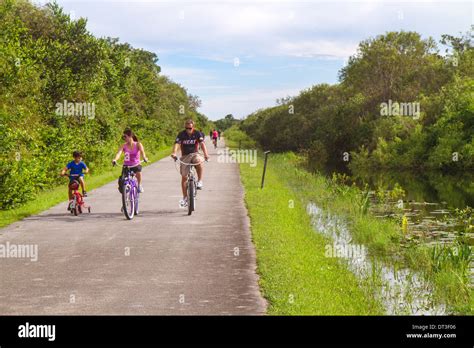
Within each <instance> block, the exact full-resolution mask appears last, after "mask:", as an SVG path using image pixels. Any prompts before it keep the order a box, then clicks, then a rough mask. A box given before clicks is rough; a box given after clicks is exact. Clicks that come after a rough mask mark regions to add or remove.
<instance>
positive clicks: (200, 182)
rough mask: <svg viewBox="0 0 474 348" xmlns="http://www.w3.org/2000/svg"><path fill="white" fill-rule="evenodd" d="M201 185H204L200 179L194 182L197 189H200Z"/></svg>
mask: <svg viewBox="0 0 474 348" xmlns="http://www.w3.org/2000/svg"><path fill="white" fill-rule="evenodd" d="M203 186H204V185H203V184H202V180H200V181H198V182H197V184H196V188H197V189H198V190H202V188H203Z"/></svg>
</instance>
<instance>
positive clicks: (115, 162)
mask: <svg viewBox="0 0 474 348" xmlns="http://www.w3.org/2000/svg"><path fill="white" fill-rule="evenodd" d="M143 162H145V163H148V161H147V160H143V161H142V160H140V163H138V164H135V165H133V166H126V165H125V164H124V165H123V166H124V167H128V168H133V167H136V166H138V165H140V164H141V163H143ZM112 165H113V166H114V167H115V166H116V165H117V161H112Z"/></svg>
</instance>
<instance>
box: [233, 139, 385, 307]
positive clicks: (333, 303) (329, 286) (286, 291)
mask: <svg viewBox="0 0 474 348" xmlns="http://www.w3.org/2000/svg"><path fill="white" fill-rule="evenodd" d="M232 132H233V131H231V132H226V144H227V145H230V146H234V145H235V144H237V142H236V140H235V138H232ZM229 133H230V134H229ZM228 137H231V139H229V138H228ZM262 169H263V161H261V160H260V159H259V161H258V165H257V166H256V167H251V166H249V165H248V164H241V165H240V172H241V179H242V182H243V185H244V187H245V202H246V205H247V209H248V211H249V215H250V219H251V226H252V236H253V242H254V244H255V247H256V251H257V267H258V273H259V275H260V286H261V289H262V292H263V295H264V296H265V298H266V299H267V300H268V301H269V308H268V313H269V314H271V315H375V314H382V313H383V309H382V306H381V305H380V303H378V302H377V301H375V300H374V299H373V297H372V296H370V295H369V293H370V289H363V288H361V287H360V286H359V285H358V281H357V279H356V278H355V276H354V275H353V274H352V273H351V272H350V271H348V270H347V269H346V268H345V267H344V266H343V265H342V264H341V263H340V262H338V260H336V259H335V258H328V257H325V246H326V245H327V244H329V243H331V241H329V240H327V239H326V238H324V237H323V236H322V235H319V234H316V233H314V230H313V228H312V226H311V221H310V217H309V216H308V215H307V214H306V210H305V207H304V205H303V204H302V202H301V200H300V199H298V197H297V196H295V193H294V192H293V191H292V190H291V189H290V188H289V187H288V185H287V184H286V183H285V182H284V181H283V180H282V178H281V176H280V175H279V171H278V169H277V168H276V167H275V166H273V162H272V165H270V166H269V167H268V169H267V174H266V179H265V185H266V188H265V189H263V190H261V189H260V188H259V187H260V180H261V174H262Z"/></svg>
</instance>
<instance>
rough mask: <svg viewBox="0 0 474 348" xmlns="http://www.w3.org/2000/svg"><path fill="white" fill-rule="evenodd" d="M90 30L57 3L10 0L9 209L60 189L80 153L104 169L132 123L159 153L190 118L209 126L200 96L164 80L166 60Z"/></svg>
mask: <svg viewBox="0 0 474 348" xmlns="http://www.w3.org/2000/svg"><path fill="white" fill-rule="evenodd" d="M86 24H87V20H86V19H84V18H80V19H78V20H72V19H71V18H70V16H69V15H68V14H67V13H65V12H64V11H63V9H62V8H61V7H60V6H59V5H57V4H56V3H52V4H51V3H50V4H47V5H45V6H41V7H40V6H37V5H34V4H32V3H30V2H29V1H24V0H2V1H0V33H1V34H0V35H1V37H0V148H1V150H2V151H1V155H0V209H9V208H12V207H16V206H19V205H21V204H22V203H24V202H25V201H27V200H29V199H32V198H34V197H35V195H36V194H37V193H38V192H39V190H42V189H47V188H50V187H53V186H55V185H57V184H59V183H60V182H61V181H60V180H61V179H60V178H58V175H57V173H58V172H59V170H60V168H62V167H64V165H65V163H66V162H67V161H69V160H70V159H71V153H72V151H74V150H79V151H81V152H82V153H83V155H84V160H85V162H86V163H87V164H88V166H89V167H90V168H91V171H92V173H98V172H100V171H102V170H104V168H106V166H107V165H109V162H110V159H111V158H112V156H113V153H114V152H115V151H116V150H117V148H118V145H119V143H120V142H121V141H122V140H121V135H122V131H123V130H124V129H125V128H127V127H128V128H132V129H133V131H134V132H135V133H136V134H137V135H138V137H139V139H140V141H142V142H143V144H144V146H145V147H146V149H147V152H149V153H151V154H152V153H153V152H154V151H156V150H158V149H159V148H162V147H163V146H167V145H170V144H171V143H172V141H173V139H174V136H175V135H176V134H177V132H178V130H179V129H181V128H182V126H183V122H184V120H185V119H187V118H192V119H194V120H195V122H196V125H197V127H198V128H202V129H207V128H208V124H209V121H208V119H207V118H206V117H205V116H204V115H202V114H200V113H199V112H198V111H197V110H196V109H197V107H199V105H200V100H199V99H198V98H197V97H196V96H193V95H190V94H189V93H188V92H187V91H186V89H185V88H183V87H182V86H180V85H179V84H177V83H174V82H173V81H171V80H170V79H168V78H167V77H165V76H162V75H160V66H159V65H158V57H157V56H156V54H154V53H152V52H148V51H145V50H142V49H136V48H133V47H132V46H131V45H129V44H128V43H121V42H120V41H119V39H117V38H110V37H108V38H97V37H94V36H93V35H92V34H91V33H90V32H89V31H88V30H87V28H86Z"/></svg>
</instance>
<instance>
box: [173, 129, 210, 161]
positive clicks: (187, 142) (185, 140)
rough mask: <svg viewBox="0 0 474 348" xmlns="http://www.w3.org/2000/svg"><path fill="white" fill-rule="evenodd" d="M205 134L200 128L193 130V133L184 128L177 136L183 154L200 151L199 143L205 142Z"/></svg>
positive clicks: (177, 142)
mask: <svg viewBox="0 0 474 348" xmlns="http://www.w3.org/2000/svg"><path fill="white" fill-rule="evenodd" d="M203 140H204V134H202V133H201V132H200V131H198V130H196V129H195V130H193V132H192V133H191V134H189V135H188V133H187V132H186V131H185V130H184V131H182V132H180V133H179V134H178V136H177V137H176V144H180V145H181V153H182V154H183V156H185V155H189V154H190V153H194V152H198V150H199V143H201V142H203Z"/></svg>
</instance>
